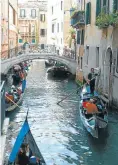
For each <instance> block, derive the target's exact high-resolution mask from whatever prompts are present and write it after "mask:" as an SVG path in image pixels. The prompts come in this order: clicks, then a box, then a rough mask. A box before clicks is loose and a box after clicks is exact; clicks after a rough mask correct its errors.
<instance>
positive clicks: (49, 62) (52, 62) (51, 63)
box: [45, 60, 55, 67]
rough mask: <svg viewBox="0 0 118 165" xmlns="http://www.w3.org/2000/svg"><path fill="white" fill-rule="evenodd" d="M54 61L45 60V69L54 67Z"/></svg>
mask: <svg viewBox="0 0 118 165" xmlns="http://www.w3.org/2000/svg"><path fill="white" fill-rule="evenodd" d="M54 64H55V61H54V60H46V61H45V67H51V66H54Z"/></svg>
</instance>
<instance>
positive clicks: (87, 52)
mask: <svg viewBox="0 0 118 165" xmlns="http://www.w3.org/2000/svg"><path fill="white" fill-rule="evenodd" d="M88 60H89V46H87V47H86V64H87V65H88Z"/></svg>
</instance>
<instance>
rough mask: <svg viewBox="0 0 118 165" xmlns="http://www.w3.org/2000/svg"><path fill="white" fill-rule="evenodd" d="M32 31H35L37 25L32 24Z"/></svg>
mask: <svg viewBox="0 0 118 165" xmlns="http://www.w3.org/2000/svg"><path fill="white" fill-rule="evenodd" d="M31 31H32V33H35V25H32V29H31Z"/></svg>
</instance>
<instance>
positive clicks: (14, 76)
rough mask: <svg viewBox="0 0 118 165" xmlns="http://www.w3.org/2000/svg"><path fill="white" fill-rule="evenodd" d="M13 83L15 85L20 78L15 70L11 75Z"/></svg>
mask: <svg viewBox="0 0 118 165" xmlns="http://www.w3.org/2000/svg"><path fill="white" fill-rule="evenodd" d="M12 78H13V85H15V86H17V85H18V84H19V83H20V82H21V78H20V76H19V72H17V71H15V74H14V75H13V76H12Z"/></svg>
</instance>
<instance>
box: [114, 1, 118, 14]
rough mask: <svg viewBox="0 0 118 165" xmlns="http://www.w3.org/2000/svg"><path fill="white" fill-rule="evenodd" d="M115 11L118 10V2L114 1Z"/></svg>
mask: <svg viewBox="0 0 118 165" xmlns="http://www.w3.org/2000/svg"><path fill="white" fill-rule="evenodd" d="M113 9H114V12H116V11H117V10H118V0H114V1H113Z"/></svg>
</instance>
